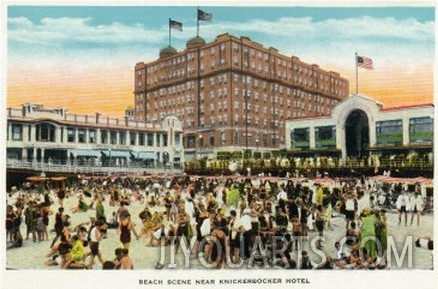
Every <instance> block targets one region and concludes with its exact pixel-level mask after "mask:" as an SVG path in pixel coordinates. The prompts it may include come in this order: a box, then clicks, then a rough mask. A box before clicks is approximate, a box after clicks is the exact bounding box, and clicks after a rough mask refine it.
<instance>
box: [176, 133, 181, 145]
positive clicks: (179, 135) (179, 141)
mask: <svg viewBox="0 0 438 289" xmlns="http://www.w3.org/2000/svg"><path fill="white" fill-rule="evenodd" d="M180 145H181V133H175V146H180Z"/></svg>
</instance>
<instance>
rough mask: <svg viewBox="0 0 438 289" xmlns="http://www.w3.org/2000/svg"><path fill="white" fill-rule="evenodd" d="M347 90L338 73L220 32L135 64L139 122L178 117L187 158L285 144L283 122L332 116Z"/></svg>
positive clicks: (161, 52) (135, 113) (344, 81)
mask: <svg viewBox="0 0 438 289" xmlns="http://www.w3.org/2000/svg"><path fill="white" fill-rule="evenodd" d="M348 93H349V82H348V80H347V79H346V78H343V77H341V76H340V74H339V73H337V72H334V71H328V70H324V69H321V68H320V67H319V66H318V65H316V64H309V63H305V62H303V61H301V60H300V59H299V58H298V57H295V56H286V55H283V54H281V53H280V52H279V51H278V50H277V49H275V48H273V47H269V48H266V47H263V46H262V45H261V44H259V43H256V42H253V41H251V40H250V39H249V38H247V37H240V38H237V37H234V36H232V35H229V34H222V35H219V36H217V37H216V39H215V40H214V41H212V42H209V43H206V42H205V41H204V40H203V39H202V38H201V37H198V36H197V37H194V38H192V39H190V40H189V41H188V42H187V43H186V48H185V50H183V51H177V50H176V49H174V48H173V47H171V46H168V47H166V48H164V49H162V50H161V51H160V54H159V58H158V59H156V60H154V61H151V62H148V63H144V62H139V63H137V64H136V65H135V88H134V97H135V107H134V118H135V120H136V121H145V122H155V121H160V120H163V119H164V118H165V117H166V116H168V115H174V116H176V117H177V118H178V119H180V120H181V122H182V124H183V129H184V138H183V144H184V147H185V152H186V157H187V158H188V159H190V158H191V157H193V158H195V157H197V158H199V157H201V156H215V155H216V154H217V152H218V151H237V150H240V151H244V150H248V149H249V150H252V151H255V150H257V151H259V150H260V152H263V151H271V150H275V149H281V148H286V147H287V146H288V145H287V144H286V136H285V131H286V130H285V121H286V120H287V119H291V118H296V117H308V116H322V115H329V114H330V112H331V110H332V108H333V107H334V106H335V105H336V104H337V103H338V102H340V101H342V100H344V99H345V98H346V97H347V96H348Z"/></svg>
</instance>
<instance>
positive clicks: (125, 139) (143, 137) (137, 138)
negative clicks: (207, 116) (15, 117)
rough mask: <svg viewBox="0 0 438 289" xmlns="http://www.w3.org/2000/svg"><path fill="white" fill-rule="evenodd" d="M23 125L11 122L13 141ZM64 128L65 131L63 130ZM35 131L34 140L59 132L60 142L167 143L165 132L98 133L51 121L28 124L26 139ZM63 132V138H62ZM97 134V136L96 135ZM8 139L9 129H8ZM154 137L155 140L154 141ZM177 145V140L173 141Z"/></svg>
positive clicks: (18, 137) (51, 137) (46, 139)
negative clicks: (58, 124) (57, 124)
mask: <svg viewBox="0 0 438 289" xmlns="http://www.w3.org/2000/svg"><path fill="white" fill-rule="evenodd" d="M23 126H24V125H23V124H17V123H13V124H11V139H12V140H14V141H23V140H24V135H23V131H24V127H23ZM65 130H66V131H65ZM33 132H35V140H36V141H39V142H56V141H57V139H56V137H57V133H59V134H60V142H61V143H64V142H67V143H84V144H85V143H89V144H111V145H132V146H135V145H139V146H154V143H155V144H159V146H167V145H168V135H167V133H152V132H134V131H118V130H106V129H100V130H99V134H98V130H96V129H86V128H74V127H66V128H65V127H60V128H59V129H57V128H56V126H55V125H53V124H51V123H40V124H36V125H35V128H34V129H33V126H31V125H28V134H27V141H29V142H31V141H32V133H33ZM64 132H66V134H65V139H64ZM98 135H99V137H98ZM179 138H180V136H179V133H176V134H175V140H177V139H179ZM8 139H9V130H8ZM154 139H155V142H154ZM175 144H176V145H178V143H177V142H175Z"/></svg>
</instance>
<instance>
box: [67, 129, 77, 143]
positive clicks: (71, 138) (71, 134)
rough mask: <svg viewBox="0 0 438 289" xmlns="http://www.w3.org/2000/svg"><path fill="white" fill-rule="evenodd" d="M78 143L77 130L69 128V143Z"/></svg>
mask: <svg viewBox="0 0 438 289" xmlns="http://www.w3.org/2000/svg"><path fill="white" fill-rule="evenodd" d="M75 141H76V130H75V129H74V128H72V127H68V128H67V142H75Z"/></svg>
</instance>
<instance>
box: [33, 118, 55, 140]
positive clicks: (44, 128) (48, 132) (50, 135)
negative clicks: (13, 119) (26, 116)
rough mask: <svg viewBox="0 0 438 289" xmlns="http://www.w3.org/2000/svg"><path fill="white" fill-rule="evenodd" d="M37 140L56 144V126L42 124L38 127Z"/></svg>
mask: <svg viewBox="0 0 438 289" xmlns="http://www.w3.org/2000/svg"><path fill="white" fill-rule="evenodd" d="M36 140H37V141H46V142H54V141H55V126H54V125H53V124H50V123H41V124H37V125H36Z"/></svg>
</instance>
